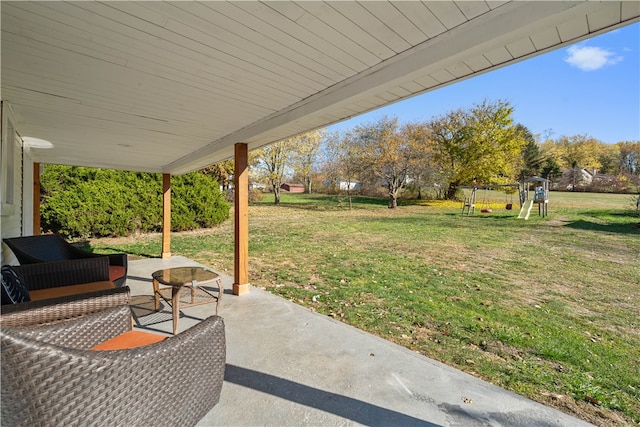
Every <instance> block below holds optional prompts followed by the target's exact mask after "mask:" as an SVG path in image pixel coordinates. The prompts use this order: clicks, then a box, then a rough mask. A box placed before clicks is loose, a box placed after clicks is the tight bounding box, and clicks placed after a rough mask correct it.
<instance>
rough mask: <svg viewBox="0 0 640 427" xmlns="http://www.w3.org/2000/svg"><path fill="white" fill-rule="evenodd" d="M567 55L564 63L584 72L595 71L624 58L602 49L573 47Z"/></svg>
mask: <svg viewBox="0 0 640 427" xmlns="http://www.w3.org/2000/svg"><path fill="white" fill-rule="evenodd" d="M567 54H568V55H567V56H566V57H565V58H564V61H565V62H567V63H568V64H570V65H573V66H574V67H576V68H579V69H581V70H582V71H594V70H597V69H600V68H602V67H604V66H606V65H614V64H617V63H618V62H620V61H622V56H618V55H616V54H615V53H614V52H611V51H610V50H606V49H602V48H600V47H592V46H571V47H570V48H568V49H567Z"/></svg>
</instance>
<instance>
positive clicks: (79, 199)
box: [41, 165, 229, 238]
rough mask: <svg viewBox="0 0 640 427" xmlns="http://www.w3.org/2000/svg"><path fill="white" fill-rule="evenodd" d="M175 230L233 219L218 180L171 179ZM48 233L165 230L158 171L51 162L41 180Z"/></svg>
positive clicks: (43, 218)
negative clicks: (117, 169) (85, 166)
mask: <svg viewBox="0 0 640 427" xmlns="http://www.w3.org/2000/svg"><path fill="white" fill-rule="evenodd" d="M171 182H172V188H171V190H172V199H171V201H172V214H171V229H172V230H173V231H179V230H190V229H195V228H201V227H212V226H215V225H218V224H220V223H221V222H223V221H225V220H226V219H228V218H229V204H228V203H227V202H226V201H225V200H224V197H223V195H222V194H221V193H220V190H219V189H218V184H217V183H216V181H215V180H214V179H212V178H210V177H207V176H205V175H203V174H201V173H198V172H194V173H191V174H187V175H180V176H175V177H172V178H171ZM41 191H42V198H43V202H42V205H41V225H42V229H43V230H44V231H53V232H58V233H60V234H62V235H65V236H67V237H82V238H88V237H104V236H126V235H129V234H132V233H135V232H153V231H160V230H161V229H162V177H161V175H160V174H150V173H139V172H124V171H115V170H106V169H92V168H83V167H70V166H56V165H47V166H46V167H45V171H44V174H43V176H42V179H41Z"/></svg>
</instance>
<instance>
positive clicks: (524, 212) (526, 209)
mask: <svg viewBox="0 0 640 427" xmlns="http://www.w3.org/2000/svg"><path fill="white" fill-rule="evenodd" d="M531 208H533V199H529V200H526V201H525V202H524V204H523V205H522V209H520V214H519V215H518V218H524V219H529V215H530V214H531Z"/></svg>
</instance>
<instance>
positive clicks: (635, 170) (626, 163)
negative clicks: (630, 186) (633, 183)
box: [616, 141, 640, 176]
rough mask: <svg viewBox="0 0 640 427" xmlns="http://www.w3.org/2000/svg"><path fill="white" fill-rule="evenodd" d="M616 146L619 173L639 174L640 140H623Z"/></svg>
mask: <svg viewBox="0 0 640 427" xmlns="http://www.w3.org/2000/svg"><path fill="white" fill-rule="evenodd" d="M616 145H617V146H618V152H619V158H618V167H619V170H620V172H621V173H623V174H629V175H636V176H640V141H636V142H632V141H623V142H618V143H617V144H616Z"/></svg>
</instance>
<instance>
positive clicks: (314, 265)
mask: <svg viewBox="0 0 640 427" xmlns="http://www.w3.org/2000/svg"><path fill="white" fill-rule="evenodd" d="M490 196H491V197H490V198H491V200H492V206H491V207H492V209H493V213H491V214H481V213H479V209H478V210H477V211H476V212H478V213H476V215H474V216H470V217H463V216H462V215H461V214H460V213H461V207H462V204H461V203H452V202H426V201H421V202H409V201H407V202H405V203H403V204H402V205H401V206H400V207H399V208H398V209H396V210H390V209H387V207H386V206H387V202H386V200H385V199H378V198H367V197H357V198H354V204H353V209H349V203H348V201H347V199H346V198H345V197H337V196H325V195H303V194H297V195H294V194H292V195H288V194H285V195H283V198H282V205H281V206H279V207H275V206H273V205H272V200H273V199H272V197H271V196H269V195H267V196H265V199H264V201H263V202H261V203H259V204H256V205H253V206H251V207H250V249H249V250H250V252H249V254H250V265H249V267H250V281H251V284H252V285H254V286H260V287H264V288H267V289H269V290H270V291H272V292H273V293H276V294H279V295H281V296H283V297H284V298H289V299H291V300H293V301H295V302H297V303H299V304H301V305H304V306H306V307H308V308H310V309H312V310H315V311H317V312H319V313H323V314H326V315H328V316H332V317H335V318H337V319H340V320H342V321H344V322H346V323H349V324H352V325H354V326H356V327H358V328H361V329H363V330H366V331H369V332H371V333H374V334H376V335H379V336H381V337H383V338H385V339H388V340H391V341H394V342H396V343H399V344H401V345H403V346H405V347H407V348H410V349H412V350H415V351H417V352H420V353H422V354H424V355H427V356H429V357H433V358H435V359H438V360H440V361H442V362H444V363H447V364H449V365H451V366H454V367H456V368H459V369H462V370H464V371H466V372H469V373H471V374H473V375H476V376H478V377H481V378H484V379H486V380H488V381H490V382H492V383H494V384H496V385H499V386H501V387H504V388H506V389H509V390H512V391H514V392H517V393H519V394H522V395H524V396H527V397H529V398H532V399H534V400H537V401H540V402H543V403H545V404H548V405H550V406H554V407H556V408H559V409H561V410H563V411H565V412H568V413H570V414H573V415H575V416H577V417H579V418H582V419H584V420H586V421H589V422H592V423H594V424H597V425H603V426H604V425H606V426H610V425H640V306H639V301H640V226H639V224H640V217H638V216H636V215H635V211H634V209H635V205H632V199H631V196H628V195H627V196H625V195H611V194H587V193H551V196H550V204H549V216H548V217H547V218H545V219H542V218H540V217H539V216H538V214H537V210H535V209H534V211H532V214H531V217H530V218H529V220H528V221H524V220H518V219H517V215H518V209H517V204H516V205H515V206H514V210H511V211H507V210H506V209H505V208H504V205H505V203H506V199H505V196H504V194H502V195H500V194H499V193H495V194H491V195H490ZM478 202H479V203H480V196H479V200H478ZM131 240H132V241H133V242H128V241H127V240H111V239H102V240H96V241H93V242H92V246H93V247H94V248H107V247H109V248H111V249H121V250H125V251H127V252H129V253H131V254H134V255H137V256H157V255H158V254H159V253H160V237H159V236H157V235H156V236H141V237H138V238H136V239H131ZM172 253H173V254H174V255H184V256H186V257H189V258H191V259H194V260H196V261H198V262H201V263H203V264H206V265H209V266H211V267H212V268H214V269H218V270H220V271H226V272H228V273H230V274H231V273H232V268H233V224H232V221H228V222H227V223H225V224H223V225H222V226H221V227H219V228H216V229H211V230H204V231H198V232H190V233H183V234H174V236H173V238H172Z"/></svg>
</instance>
